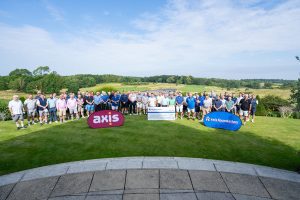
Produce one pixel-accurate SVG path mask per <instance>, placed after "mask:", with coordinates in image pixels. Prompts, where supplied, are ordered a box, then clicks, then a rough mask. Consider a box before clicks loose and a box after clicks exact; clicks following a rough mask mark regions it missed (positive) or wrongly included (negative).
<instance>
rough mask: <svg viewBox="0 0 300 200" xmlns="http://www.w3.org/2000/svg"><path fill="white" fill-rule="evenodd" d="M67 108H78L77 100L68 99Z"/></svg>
mask: <svg viewBox="0 0 300 200" xmlns="http://www.w3.org/2000/svg"><path fill="white" fill-rule="evenodd" d="M67 106H68V108H69V109H75V108H77V100H76V99H68V102H67Z"/></svg>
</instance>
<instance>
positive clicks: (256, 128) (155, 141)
mask: <svg viewBox="0 0 300 200" xmlns="http://www.w3.org/2000/svg"><path fill="white" fill-rule="evenodd" d="M86 121H87V119H80V120H78V121H70V122H67V123H65V124H55V123H54V124H51V125H49V124H48V125H43V126H40V125H38V124H37V125H34V126H31V127H28V128H27V129H24V130H19V131H16V128H15V124H14V123H13V122H12V121H5V122H0V144H1V145H0V155H1V159H0V174H1V175H3V174H8V173H11V172H16V171H20V170H25V169H30V168H34V167H39V166H45V165H50V164H56V163H64V162H70V161H78V160H87V159H96V158H109V157H127V156H173V157H195V158H209V159H218V160H227V161H236V162H245V163H252V164H259V165H265V166H271V167H276V168H282V169H287V170H293V171H297V170H299V166H300V134H299V127H300V120H296V119H283V118H271V117H257V120H256V122H255V123H247V124H246V126H243V127H242V128H241V129H240V130H239V131H237V132H231V131H225V130H220V129H212V128H207V127H205V126H204V125H202V124H200V123H199V122H198V121H193V120H187V119H182V120H176V121H148V120H147V118H146V116H135V115H133V116H126V117H125V123H124V125H123V126H121V127H114V128H105V129H91V128H89V127H88V125H87V123H86ZM25 124H26V121H25Z"/></svg>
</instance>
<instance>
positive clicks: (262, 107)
mask: <svg viewBox="0 0 300 200" xmlns="http://www.w3.org/2000/svg"><path fill="white" fill-rule="evenodd" d="M256 99H257V101H258V105H257V108H256V113H255V114H256V115H257V116H266V115H267V114H268V113H267V110H266V108H265V105H264V104H263V102H262V101H261V99H260V97H259V95H257V97H256Z"/></svg>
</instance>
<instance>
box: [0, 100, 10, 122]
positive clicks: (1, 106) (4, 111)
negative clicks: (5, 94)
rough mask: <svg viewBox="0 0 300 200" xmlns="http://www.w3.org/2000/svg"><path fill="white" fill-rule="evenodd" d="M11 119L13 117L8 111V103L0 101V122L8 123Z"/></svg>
mask: <svg viewBox="0 0 300 200" xmlns="http://www.w3.org/2000/svg"><path fill="white" fill-rule="evenodd" d="M10 119H11V115H10V112H9V109H8V102H7V101H3V100H0V120H1V121H6V120H10Z"/></svg>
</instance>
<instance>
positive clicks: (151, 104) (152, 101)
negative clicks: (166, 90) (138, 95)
mask: <svg viewBox="0 0 300 200" xmlns="http://www.w3.org/2000/svg"><path fill="white" fill-rule="evenodd" d="M148 104H149V107H156V106H157V100H156V97H155V96H154V94H153V93H151V97H149V99H148Z"/></svg>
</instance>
